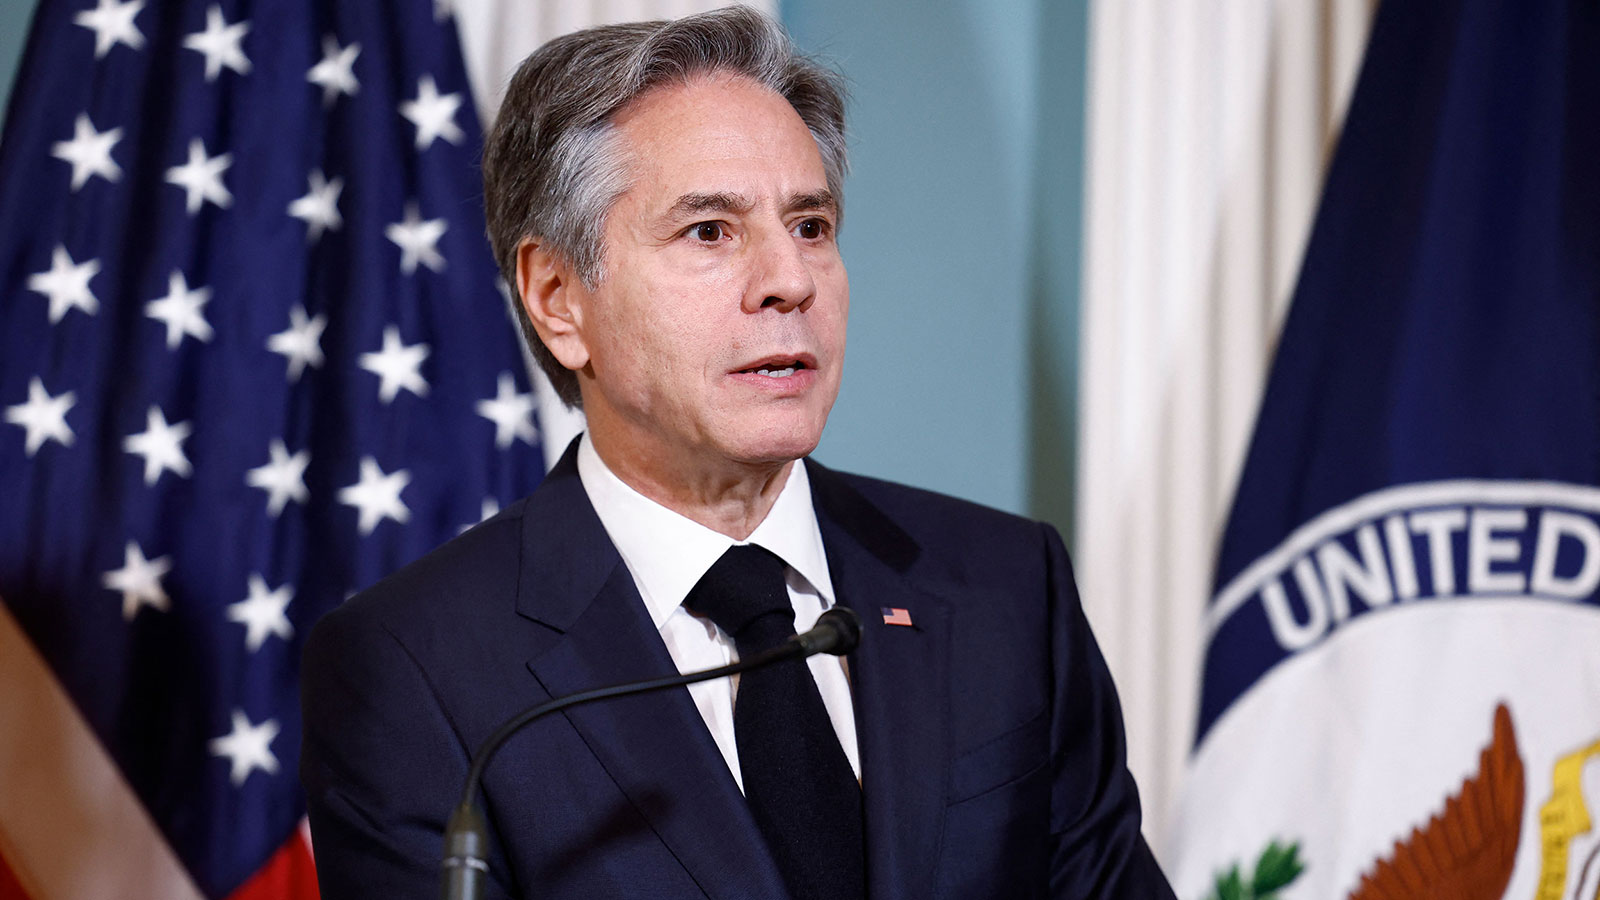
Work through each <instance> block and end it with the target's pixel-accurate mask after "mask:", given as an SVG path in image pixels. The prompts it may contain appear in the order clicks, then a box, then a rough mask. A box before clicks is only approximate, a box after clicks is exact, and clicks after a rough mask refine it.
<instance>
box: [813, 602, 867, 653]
mask: <svg viewBox="0 0 1600 900" xmlns="http://www.w3.org/2000/svg"><path fill="white" fill-rule="evenodd" d="M817 624H818V625H824V624H826V625H828V626H830V627H832V628H833V630H834V631H835V632H837V633H838V637H837V638H836V639H835V640H834V641H833V642H832V644H831V645H829V646H825V647H823V648H822V652H823V653H832V654H833V655H834V656H844V655H845V654H846V653H849V652H850V651H852V650H854V649H856V645H857V644H860V643H861V617H860V616H858V615H856V611H855V610H853V609H851V608H849V607H847V606H835V607H834V608H833V609H830V610H828V611H827V612H825V613H823V614H822V615H820V616H818V617H817Z"/></svg>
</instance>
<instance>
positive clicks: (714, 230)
mask: <svg viewBox="0 0 1600 900" xmlns="http://www.w3.org/2000/svg"><path fill="white" fill-rule="evenodd" d="M689 233H690V234H692V235H694V239H695V240H697V241H705V242H706V243H708V244H711V243H716V242H717V241H720V240H722V236H723V230H722V223H720V222H701V223H700V224H698V225H695V226H694V227H692V228H690V229H689Z"/></svg>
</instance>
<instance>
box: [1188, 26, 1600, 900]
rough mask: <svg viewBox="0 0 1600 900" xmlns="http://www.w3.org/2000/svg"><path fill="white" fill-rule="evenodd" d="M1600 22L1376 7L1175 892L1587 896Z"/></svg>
mask: <svg viewBox="0 0 1600 900" xmlns="http://www.w3.org/2000/svg"><path fill="white" fill-rule="evenodd" d="M1597 588H1600V3H1595V2H1594V0H1535V2H1527V3H1510V2H1504V0H1440V2H1429V3H1402V2H1390V3H1384V4H1382V6H1381V7H1380V8H1379V10H1378V13H1377V18H1376V21H1375V23H1374V26H1373V31H1372V37H1371V43H1370V46H1369V48H1368V53H1367V58H1366V60H1365V62H1364V65H1363V69H1362V72H1361V76H1360V81H1359V83H1358V85H1357V89H1356V93H1355V96H1354V100H1353V103H1352V106H1351V109H1350V114H1349V118H1348V120H1347V123H1346V125H1345V128H1344V133H1343V136H1342V139H1341V141H1340V143H1339V146H1338V150H1337V154H1336V156H1335V158H1334V161H1333V164H1332V168H1331V170H1330V173H1329V177H1328V181H1327V185H1326V190H1325V195H1324V198H1323V201H1322V206H1321V208H1320V210H1319V212H1318V215H1317V219H1316V223H1315V227H1314V229H1313V233H1312V237H1311V240H1310V243H1309V247H1308V250H1307V256H1306V260H1305V264H1304V267H1303V269H1302V272H1301V276H1300V281H1299V284H1298V286H1297V290H1296V293H1295V296H1294V300H1293V305H1292V308H1291V310H1290V312H1289V315H1288V319H1287V322H1286V324H1285V326H1284V331H1283V335H1282V338H1281V341H1280V343H1279V346H1278V350H1277V355H1276V359H1275V361H1274V363H1273V368H1272V372H1271V377H1270V383H1269V385H1268V388H1267V391H1266V395H1265V398H1264V401H1263V404H1262V407H1261V412H1260V418H1259V421H1258V423H1257V426H1256V433H1255V436H1254V439H1253V442H1252V444H1251V447H1250V451H1249V455H1248V458H1247V461H1246V464H1245V467H1244V470H1243V473H1242V475H1241V480H1240V483H1239V489H1238V494H1237V496H1236V498H1235V502H1234V506H1233V510H1232V514H1231V517H1230V519H1229V522H1228V525H1227V529H1226V534H1225V537H1224V540H1223V542H1222V547H1221V554H1220V560H1219V563H1218V570H1217V581H1216V593H1215V595H1214V597H1213V598H1212V601H1211V603H1210V605H1209V608H1208V609H1207V611H1206V627H1207V645H1206V648H1205V653H1204V659H1205V663H1204V685H1203V689H1202V694H1201V702H1200V712H1199V721H1198V731H1197V736H1196V747H1195V751H1194V755H1193V759H1192V768H1191V775H1190V778H1189V781H1188V784H1187V787H1186V792H1185V795H1184V798H1183V801H1182V806H1181V810H1180V815H1179V817H1178V821H1177V826H1176V827H1177V833H1176V835H1175V837H1176V845H1175V850H1176V852H1175V854H1174V857H1173V863H1174V865H1173V866H1172V867H1171V868H1172V874H1173V875H1174V878H1175V883H1176V886H1177V888H1178V891H1179V894H1180V896H1185V897H1189V898H1194V900H1199V898H1202V897H1208V896H1215V897H1223V898H1230V897H1238V898H1243V897H1251V896H1255V897H1266V896H1276V897H1281V898H1284V900H1292V898H1317V900H1323V898H1344V897H1353V898H1362V900H1365V898H1377V897H1383V898H1389V900H1399V898H1405V897H1439V898H1445V897H1448V898H1460V900H1474V898H1495V900H1499V898H1502V897H1503V898H1509V900H1577V898H1581V900H1595V898H1596V895H1597V893H1600V825H1597V820H1600V597H1597Z"/></svg>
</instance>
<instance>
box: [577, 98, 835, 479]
mask: <svg viewBox="0 0 1600 900" xmlns="http://www.w3.org/2000/svg"><path fill="white" fill-rule="evenodd" d="M616 127H617V130H618V140H619V146H620V149H621V151H622V153H623V159H624V160H625V161H626V163H627V165H628V166H629V172H630V175H631V176H632V186H631V187H630V189H629V190H628V191H627V192H626V193H625V194H623V195H622V196H621V197H620V198H619V199H618V200H617V201H616V203H615V204H614V205H613V206H612V209H611V212H610V215H609V217H608V219H607V221H606V229H605V262H604V276H603V278H602V279H601V282H600V284H599V286H598V287H597V288H596V289H594V290H593V291H590V290H588V289H587V288H584V287H583V286H582V285H581V284H575V283H569V284H568V287H567V289H568V290H570V291H571V294H570V295H569V302H570V303H571V306H572V310H573V316H574V322H575V324H576V326H577V332H578V336H579V342H580V343H581V347H582V349H583V351H585V354H586V356H587V365H584V366H582V367H581V368H580V378H579V382H580V384H581V386H582V391H583V403H584V411H585V413H586V414H587V416H588V421H589V429H590V433H591V436H592V438H593V439H594V441H595V444H596V447H597V448H599V449H600V450H601V452H602V454H603V455H606V456H607V461H608V462H610V463H612V464H613V465H617V464H619V463H622V464H624V465H629V464H637V463H640V462H644V461H648V462H647V463H646V464H647V465H650V466H659V465H662V464H664V465H665V466H667V467H668V468H667V469H666V470H665V471H670V472H683V471H685V470H684V469H683V468H682V467H684V466H689V467H691V468H704V467H706V466H708V465H709V466H712V467H715V466H718V465H720V464H721V463H722V462H732V463H738V464H755V465H768V464H771V463H774V462H786V461H788V460H792V459H795V458H798V457H800V456H804V455H805V454H807V453H809V452H811V450H812V449H814V448H815V447H816V445H817V442H818V440H820V439H821V436H822V426H823V424H824V423H825V422H826V421H827V418H828V411H829V409H831V408H832V406H833V401H834V397H835V396H836V395H837V394H838V390H839V377H840V371H841V367H842V365H843V362H844V346H845V322H846V319H847V316H848V313H849V302H850V301H849V294H850V291H849V284H848V281H847V279H846V277H845V270H844V263H843V261H842V260H841V259H840V258H839V248H838V244H837V243H836V241H835V229H836V226H837V222H838V211H837V207H836V204H835V198H833V197H832V196H831V195H830V194H829V192H828V188H827V179H826V175H825V172H824V169H823V166H822V158H821V156H820V154H819V153H818V151H817V146H816V142H815V140H814V139H813V138H812V136H811V132H810V131H809V130H808V129H807V128H806V126H805V124H804V123H803V122H802V121H801V120H800V117H799V116H798V115H797V114H796V113H795V111H794V109H793V108H792V107H790V106H789V104H788V102H787V101H785V100H784V99H783V98H782V97H780V96H778V95H777V94H775V93H773V92H771V91H769V90H767V89H766V88H764V87H761V86H759V85H757V84H756V83H754V82H752V81H749V80H747V79H744V78H741V77H736V76H729V75H711V76H705V77H701V78H697V79H695V80H694V81H692V82H690V83H688V84H687V85H673V86H668V87H663V88H658V89H656V90H653V91H651V92H650V93H647V94H645V95H644V96H641V97H640V98H638V99H637V100H635V101H634V102H633V103H632V104H630V105H629V106H628V107H626V108H625V109H624V110H623V111H622V112H621V114H620V115H619V116H618V118H617V121H616ZM563 361H564V362H568V361H567V360H563ZM568 364H569V365H570V364H571V363H570V362H568Z"/></svg>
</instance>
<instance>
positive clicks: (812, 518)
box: [578, 434, 833, 629]
mask: <svg viewBox="0 0 1600 900" xmlns="http://www.w3.org/2000/svg"><path fill="white" fill-rule="evenodd" d="M578 478H579V480H580V481H582V483H583V489H584V492H585V493H587V494H588V495H589V503H590V504H591V505H592V506H593V507H594V511H595V514H596V515H598V516H599V517H600V524H601V525H603V526H605V529H606V534H607V535H609V536H610V538H611V542H612V543H613V544H615V545H616V547H617V552H618V553H619V554H621V556H622V561H623V562H624V563H626V564H627V566H628V571H629V572H630V573H632V574H633V579H634V582H635V583H636V584H637V585H638V587H639V594H640V596H641V597H642V599H643V600H644V604H645V608H646V609H648V610H649V612H650V620H651V621H652V622H654V623H655V626H656V628H658V629H659V628H660V627H661V626H662V623H663V622H665V621H666V619H667V617H668V616H670V615H671V614H672V612H673V610H675V609H677V608H678V607H679V606H680V605H681V604H682V603H683V598H685V597H687V596H688V595H689V591H690V590H691V589H692V588H693V587H694V586H695V583H696V582H698V581H699V580H700V577H701V576H702V575H704V574H705V573H706V571H707V570H708V569H710V568H711V566H712V564H713V563H715V562H716V561H717V559H718V558H719V557H721V556H722V554H723V553H724V552H726V551H727V549H728V548H729V547H731V546H733V545H734V544H737V543H749V544H757V545H759V546H761V547H764V548H766V549H767V550H770V551H772V552H773V553H774V554H776V555H777V556H778V557H779V558H780V559H782V560H783V561H784V562H785V563H787V564H788V566H789V567H790V568H791V569H793V570H794V571H795V572H796V573H797V574H798V575H799V576H800V578H801V579H803V580H804V581H805V582H807V583H808V584H809V586H810V588H811V589H812V590H814V591H815V592H816V594H817V596H818V597H819V598H820V599H821V600H822V607H823V608H824V609H827V608H828V607H830V606H832V605H833V581H832V579H831V578H830V576H829V572H828V558H827V556H826V555H825V554H824V552H823V549H822V530H821V529H820V528H819V527H818V526H817V514H816V510H815V509H813V508H812V506H811V480H810V478H809V477H808V476H807V475H806V469H805V461H804V460H796V461H795V464H794V465H793V466H791V467H790V468H789V478H788V480H787V481H786V482H784V485H783V490H782V491H781V492H779V494H778V499H777V500H776V501H774V502H773V504H772V509H771V510H770V511H768V513H767V517H766V518H765V519H763V520H762V521H761V524H760V525H757V526H756V530H755V531H754V532H752V533H751V534H750V537H749V538H748V539H747V540H745V541H735V540H733V539H732V538H730V537H728V536H727V535H725V534H721V533H719V532H716V531H712V530H711V529H709V528H707V527H705V526H704V525H701V524H700V523H699V522H696V521H694V520H693V519H689V518H687V517H685V516H682V515H679V514H678V513H676V512H673V511H672V510H670V509H668V508H666V507H665V506H662V505H661V504H659V503H657V502H655V501H654V500H651V499H650V498H649V497H646V496H644V495H643V494H641V493H639V492H638V491H636V490H634V489H633V488H631V487H629V486H628V485H627V484H626V483H624V482H623V480H622V479H621V478H618V477H617V476H616V473H614V472H612V471H611V468H610V467H609V466H607V465H606V463H605V460H603V459H601V458H600V454H599V453H598V452H596V451H595V449H594V444H593V442H591V441H590V440H589V436H588V435H587V434H585V435H584V436H583V439H582V440H581V442H580V443H579V444H578Z"/></svg>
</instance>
